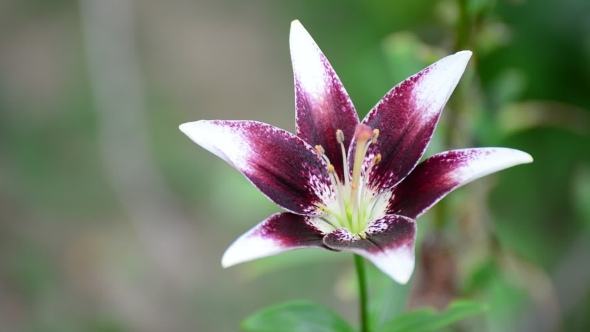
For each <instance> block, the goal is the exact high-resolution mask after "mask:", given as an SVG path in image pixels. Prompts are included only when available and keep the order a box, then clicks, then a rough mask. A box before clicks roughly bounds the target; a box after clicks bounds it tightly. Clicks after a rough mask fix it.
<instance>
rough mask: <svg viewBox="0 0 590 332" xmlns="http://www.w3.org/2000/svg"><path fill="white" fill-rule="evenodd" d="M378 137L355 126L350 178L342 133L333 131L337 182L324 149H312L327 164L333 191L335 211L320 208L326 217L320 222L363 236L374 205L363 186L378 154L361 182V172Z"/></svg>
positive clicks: (361, 127) (376, 160) (319, 146)
mask: <svg viewBox="0 0 590 332" xmlns="http://www.w3.org/2000/svg"><path fill="white" fill-rule="evenodd" d="M378 137H379V129H371V127H369V126H367V125H364V124H361V125H357V127H356V130H355V134H354V139H355V140H356V149H355V153H354V160H353V168H352V176H351V174H350V171H349V169H348V162H347V161H348V158H347V155H346V149H345V148H344V133H343V132H342V130H340V129H338V130H337V131H336V140H337V141H338V143H339V144H340V148H341V150H342V161H343V170H344V171H343V174H344V179H342V180H341V179H340V178H339V177H338V174H337V173H336V171H335V169H334V165H332V164H331V163H330V160H329V159H328V157H327V156H326V154H325V151H324V148H323V147H322V146H321V145H316V146H315V149H316V151H317V153H318V154H319V155H320V157H322V158H324V160H325V161H326V163H327V164H328V173H329V175H330V181H332V187H333V188H335V189H334V190H335V191H336V198H337V202H338V208H337V209H336V208H335V209H329V208H328V207H325V206H320V208H321V209H322V210H323V211H324V212H326V213H327V215H326V216H325V217H324V218H322V219H323V220H324V221H326V222H328V223H329V224H330V225H332V226H333V227H335V228H341V227H345V228H347V229H348V230H349V231H350V232H351V233H353V234H355V235H358V236H364V232H365V229H366V227H367V222H368V221H369V218H370V212H371V208H370V207H372V206H373V205H374V204H371V203H372V201H373V195H372V194H369V193H367V184H368V178H369V174H370V173H371V170H372V168H373V166H374V165H376V164H378V163H379V162H380V161H381V154H377V155H375V156H374V157H373V160H372V161H371V163H370V164H369V167H368V168H367V169H366V170H365V173H364V176H363V178H362V179H361V171H362V168H363V163H364V160H365V156H366V155H367V152H368V151H369V146H370V145H371V144H374V143H376V142H377V138H378Z"/></svg>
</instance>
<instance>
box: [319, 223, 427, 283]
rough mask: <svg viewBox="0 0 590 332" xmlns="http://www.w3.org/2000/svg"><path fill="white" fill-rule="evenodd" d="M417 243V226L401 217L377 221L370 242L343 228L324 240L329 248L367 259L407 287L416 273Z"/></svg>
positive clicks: (369, 235)
mask: <svg viewBox="0 0 590 332" xmlns="http://www.w3.org/2000/svg"><path fill="white" fill-rule="evenodd" d="M415 241H416V223H415V222H414V220H412V219H410V218H407V217H403V216H398V215H386V216H384V217H381V218H379V219H376V220H373V221H372V222H371V223H370V225H369V227H368V229H367V232H366V238H360V237H355V236H354V235H352V234H351V233H350V232H349V231H348V230H347V229H345V228H339V229H337V230H335V231H333V232H332V233H330V234H328V235H326V237H325V238H324V243H325V244H326V245H327V246H328V247H330V248H332V249H335V250H342V251H350V252H353V253H355V254H357V255H361V256H363V257H365V258H367V259H368V260H370V261H371V262H373V264H375V266H376V267H378V268H379V269H380V270H381V271H383V272H384V273H385V274H387V275H388V276H390V277H391V278H392V279H393V280H395V281H397V282H399V283H400V284H405V283H407V282H408V280H410V277H411V276H412V272H413V271H414V242H415Z"/></svg>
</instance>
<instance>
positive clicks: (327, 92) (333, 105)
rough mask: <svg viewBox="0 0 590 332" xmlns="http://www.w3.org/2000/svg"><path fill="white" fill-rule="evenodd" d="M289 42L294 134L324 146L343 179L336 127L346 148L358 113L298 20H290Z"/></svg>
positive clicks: (324, 58) (312, 143)
mask: <svg viewBox="0 0 590 332" xmlns="http://www.w3.org/2000/svg"><path fill="white" fill-rule="evenodd" d="M290 44H291V59H292V61H293V74H294V77H295V106H296V110H297V136H299V137H301V138H302V139H303V140H305V141H306V142H307V143H309V144H310V145H312V146H315V145H321V146H323V147H324V149H325V150H326V156H328V158H329V159H330V161H331V163H332V164H333V165H334V168H335V169H336V172H337V174H338V176H339V177H340V179H342V176H343V160H342V152H341V147H340V144H339V143H338V142H337V140H336V130H338V129H341V130H342V131H343V133H344V147H345V149H346V150H348V146H349V145H350V141H351V140H352V136H353V135H354V129H355V126H356V125H357V124H358V123H359V120H358V116H357V114H356V111H355V109H354V106H353V105H352V102H351V101H350V98H349V96H348V94H347V93H346V90H345V89H344V86H343V85H342V82H340V79H339V78H338V76H337V75H336V73H335V72H334V69H332V66H331V65H330V63H329V62H328V60H327V59H326V57H325V56H324V54H323V53H322V51H321V50H320V49H319V48H318V46H317V45H316V43H315V42H314V40H313V39H312V38H311V36H310V35H309V33H308V32H307V31H306V30H305V28H304V27H303V26H302V25H301V23H299V21H293V23H291V37H290Z"/></svg>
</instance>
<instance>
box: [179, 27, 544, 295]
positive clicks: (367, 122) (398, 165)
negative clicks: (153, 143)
mask: <svg viewBox="0 0 590 332" xmlns="http://www.w3.org/2000/svg"><path fill="white" fill-rule="evenodd" d="M290 47H291V57H292V61H293V70H294V76H295V106H296V112H297V115H296V117H297V136H295V135H293V134H291V133H289V132H287V131H284V130H282V129H279V128H276V127H273V126H270V125H267V124H264V123H260V122H254V121H224V120H213V121H206V120H202V121H196V122H189V123H185V124H182V125H181V126H180V130H182V131H183V132H184V133H185V134H186V135H188V136H189V137H190V138H191V139H192V140H193V141H195V142H196V143H197V144H199V145H200V146H202V147H203V148H205V149H207V150H209V151H211V152H212V153H214V154H216V155H217V156H219V157H220V158H222V159H224V160H225V161H227V162H228V163H229V164H230V165H232V166H234V167H235V168H236V169H237V170H239V171H240V172H241V173H242V174H244V175H245V176H246V178H248V180H250V182H252V183H253V184H254V185H255V186H256V187H257V188H258V189H259V190H260V191H261V192H262V193H264V194H265V195H266V196H267V197H268V198H269V199H270V200H272V201H273V202H275V203H276V204H278V205H279V206H281V207H282V208H284V209H285V210H287V211H288V212H282V213H277V214H274V215H272V216H271V217H269V218H268V219H266V220H264V221H263V222H261V223H259V224H258V225H256V226H255V227H254V228H252V229H251V230H250V231H248V232H247V233H245V234H244V235H242V236H241V237H240V238H238V239H237V240H236V241H235V242H234V243H233V244H232V245H231V246H230V247H229V248H228V249H227V251H226V252H225V254H224V256H223V258H222V265H223V266H224V267H229V266H232V265H235V264H238V263H242V262H246V261H250V260H253V259H257V258H261V257H266V256H270V255H275V254H278V253H281V252H284V251H288V250H293V249H298V248H309V247H315V248H324V249H329V250H334V251H350V252H353V253H355V254H358V255H360V256H363V257H365V258H367V259H368V260H370V261H371V262H373V264H375V265H376V266H377V267H378V268H379V269H381V270H382V271H383V272H385V273H386V274H387V275H389V276H390V277H391V278H393V279H394V280H396V281H397V282H399V283H402V284H403V283H406V282H407V281H408V280H409V278H410V276H411V274H412V271H413V269H414V242H415V239H416V222H415V219H416V218H418V217H419V216H420V215H422V214H423V213H424V212H426V211H427V210H428V209H429V208H430V207H431V206H432V205H434V204H435V203H437V202H438V201H439V200H441V199H442V198H443V197H444V196H446V195H447V194H448V193H449V192H451V191H452V190H454V189H455V188H457V187H460V186H462V185H464V184H466V183H468V182H470V181H472V180H475V179H477V178H479V177H482V176H484V175H487V174H490V173H493V172H496V171H499V170H502V169H505V168H508V167H511V166H514V165H518V164H522V163H530V162H532V158H531V156H530V155H529V154H527V153H525V152H522V151H518V150H513V149H507V148H481V149H464V150H453V151H447V152H443V153H440V154H436V155H434V156H432V157H430V158H428V159H426V160H425V161H424V162H422V163H420V164H418V162H419V161H420V158H421V157H422V155H423V154H424V151H425V150H426V147H427V145H428V143H429V142H430V139H431V138H432V134H433V132H434V129H435V127H436V124H437V122H438V119H439V117H440V114H441V111H442V109H443V107H444V106H445V103H446V102H447V100H448V99H449V96H450V95H451V93H452V92H453V90H454V88H455V86H456V85H457V83H458V81H459V79H460V77H461V75H462V74H463V71H464V70H465V67H466V66H467V62H468V61H469V58H470V57H471V52H468V51H463V52H458V53H456V54H453V55H451V56H448V57H446V58H444V59H442V60H440V61H438V62H436V63H434V64H433V65H431V66H429V67H427V68H426V69H424V70H422V71H421V72H419V73H418V74H416V75H414V76H412V77H410V78H408V79H406V80H405V81H403V82H402V83H400V84H399V85H397V86H396V87H394V88H393V89H391V90H390V91H389V92H388V93H387V94H386V95H385V97H384V98H383V99H382V100H381V101H380V102H379V103H378V104H377V105H376V106H375V107H374V108H373V109H372V110H371V111H370V112H369V114H368V115H367V116H366V117H365V119H364V120H363V121H362V122H360V123H359V120H358V116H357V113H356V111H355V109H354V107H353V105H352V102H351V101H350V98H349V97H348V94H347V93H346V90H345V89H344V87H343V86H342V83H341V82H340V79H339V78H338V76H337V75H336V73H335V72H334V70H333V69H332V67H331V65H330V64H329V63H328V60H327V59H326V57H325V56H324V54H323V53H322V52H321V51H320V49H319V48H318V46H317V45H316V43H315V42H314V41H313V39H312V38H311V36H310V35H309V34H308V32H307V31H306V30H305V28H304V27H303V26H302V25H301V24H300V23H299V21H294V22H293V23H292V24H291V35H290Z"/></svg>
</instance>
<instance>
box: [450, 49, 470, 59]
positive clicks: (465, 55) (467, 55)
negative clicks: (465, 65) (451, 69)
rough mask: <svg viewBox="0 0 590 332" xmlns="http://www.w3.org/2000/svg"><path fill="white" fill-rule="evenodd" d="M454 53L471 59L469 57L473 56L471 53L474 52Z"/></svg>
mask: <svg viewBox="0 0 590 332" xmlns="http://www.w3.org/2000/svg"><path fill="white" fill-rule="evenodd" d="M454 55H455V56H460V57H464V58H467V59H469V58H471V55H473V52H471V51H459V52H457V53H455V54H454Z"/></svg>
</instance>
